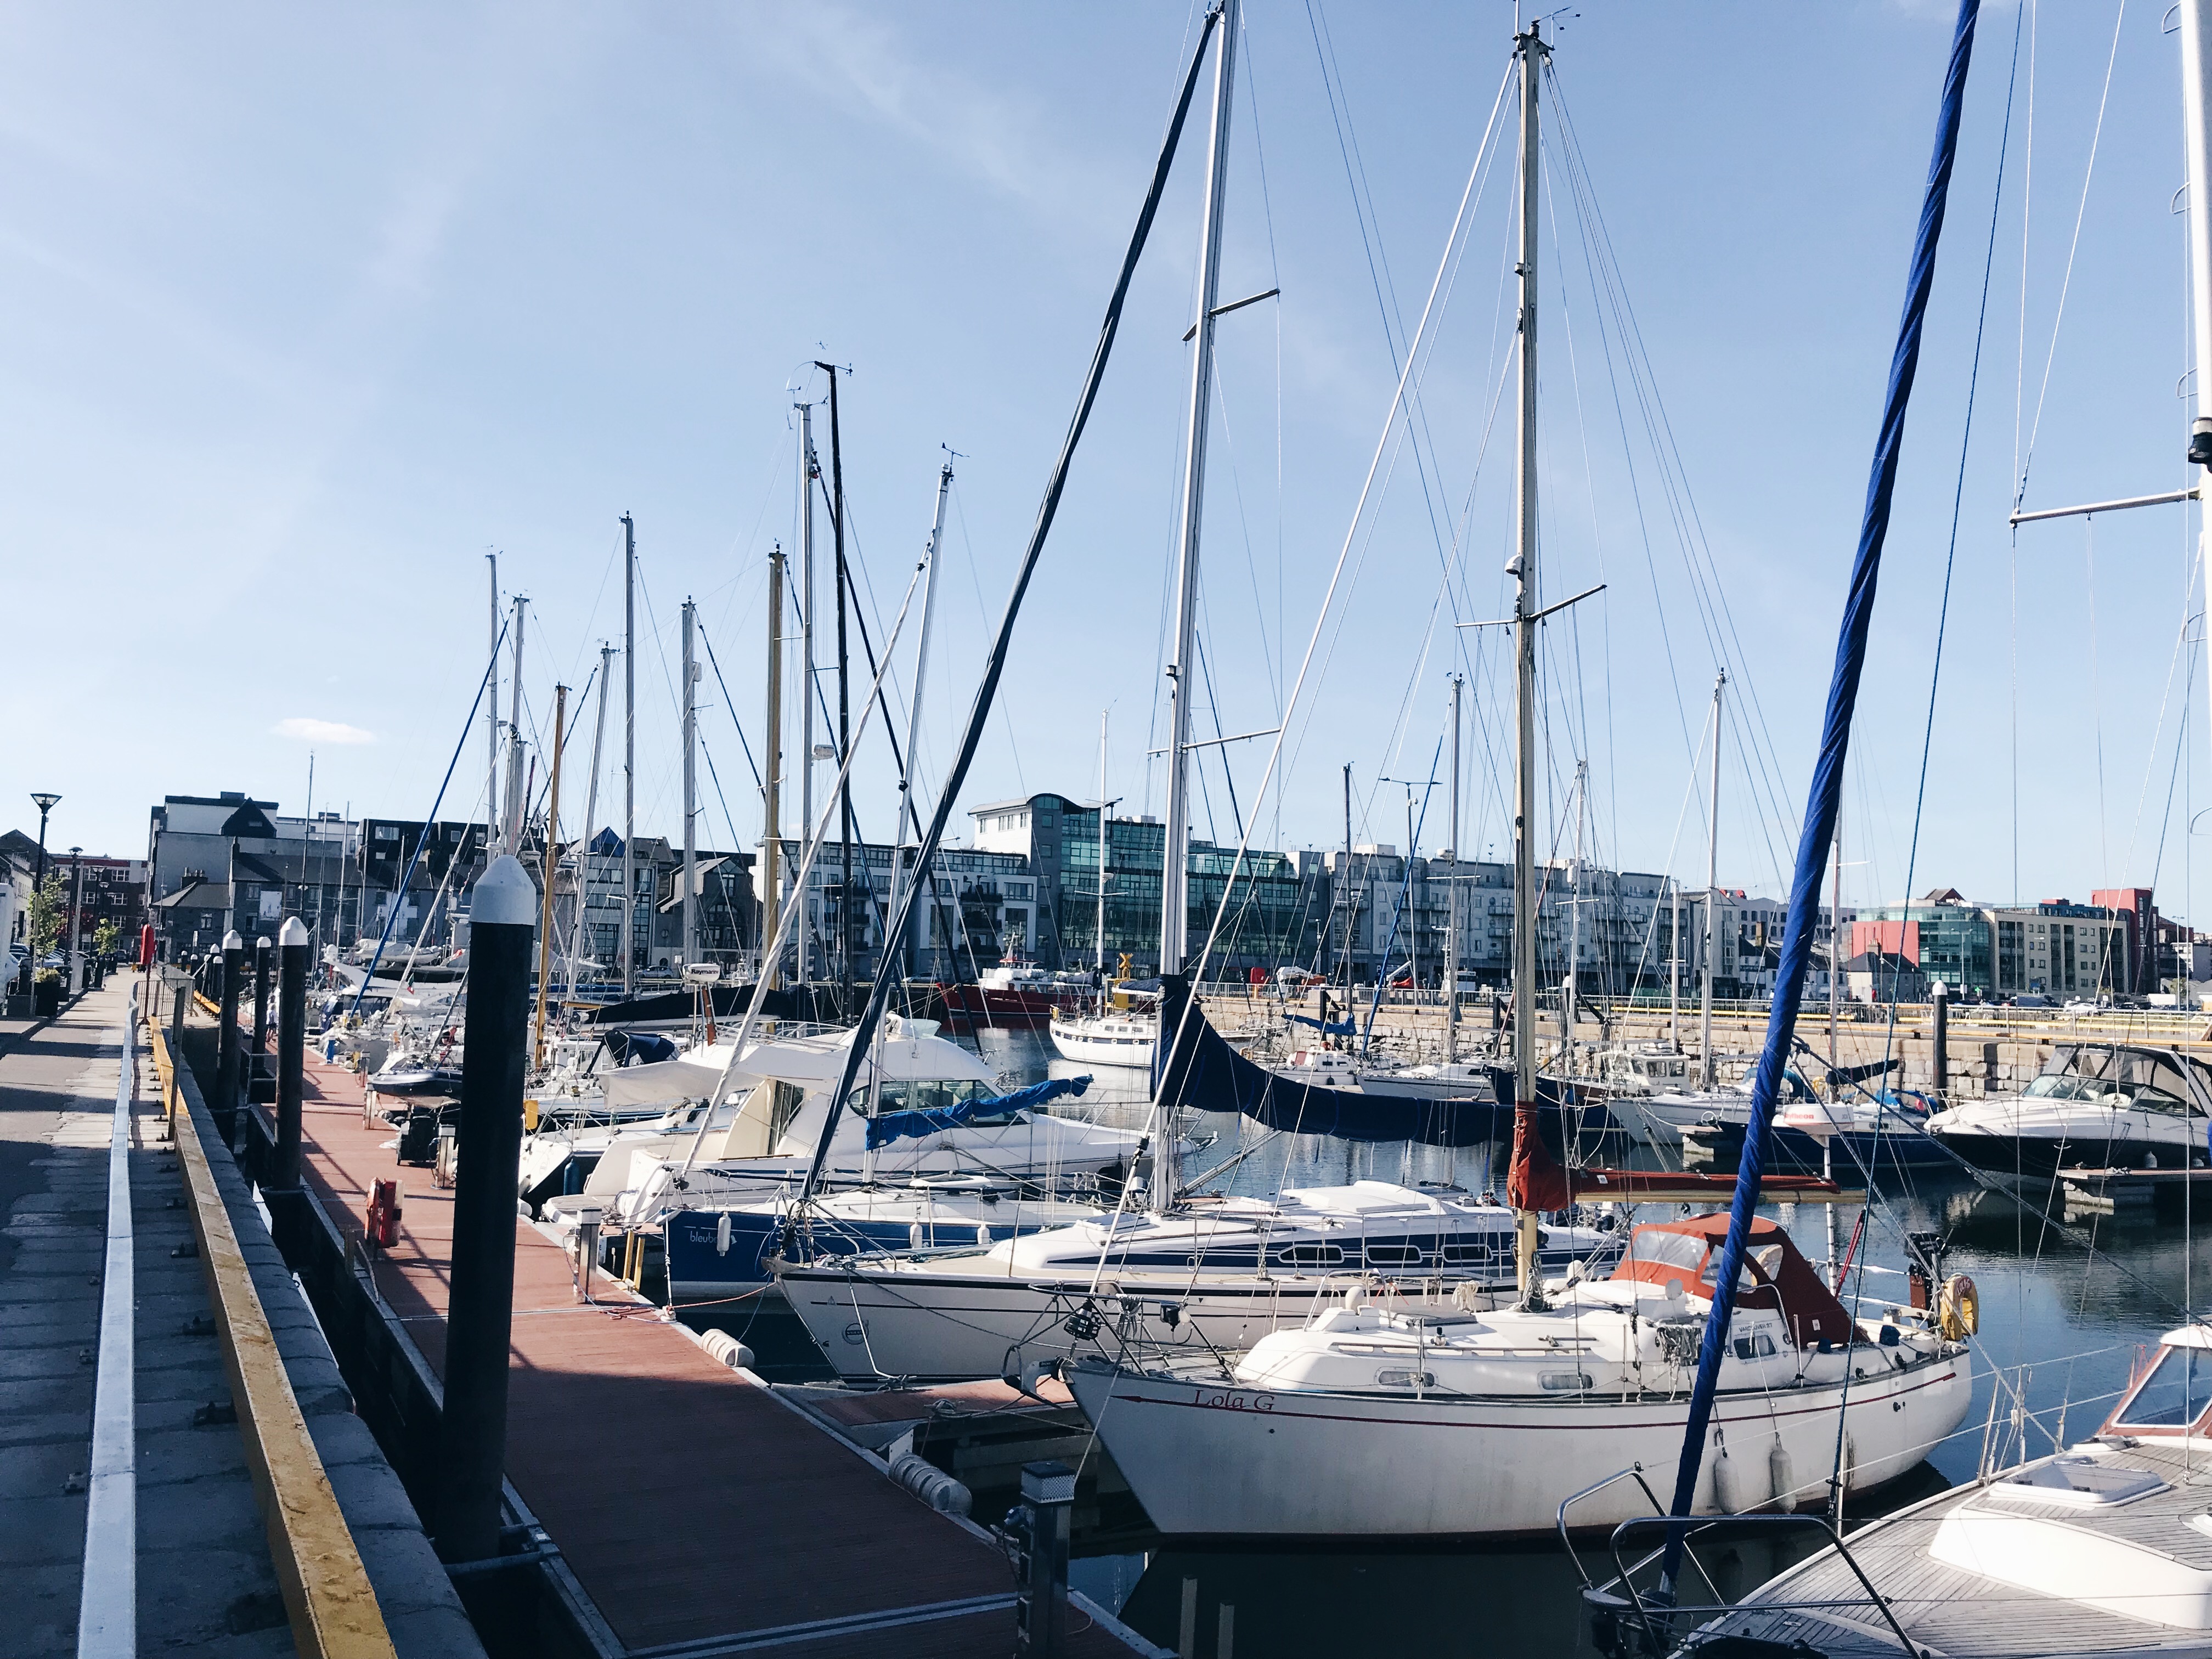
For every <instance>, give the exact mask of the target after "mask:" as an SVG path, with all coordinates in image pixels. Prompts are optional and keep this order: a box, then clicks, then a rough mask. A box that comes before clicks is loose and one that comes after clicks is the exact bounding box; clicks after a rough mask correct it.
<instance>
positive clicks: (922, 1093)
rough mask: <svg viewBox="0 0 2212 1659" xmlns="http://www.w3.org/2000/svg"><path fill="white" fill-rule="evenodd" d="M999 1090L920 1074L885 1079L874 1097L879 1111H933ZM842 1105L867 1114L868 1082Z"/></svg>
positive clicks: (980, 1121) (1010, 1118) (988, 1097)
mask: <svg viewBox="0 0 2212 1659" xmlns="http://www.w3.org/2000/svg"><path fill="white" fill-rule="evenodd" d="M1000 1092H1001V1091H1000V1088H999V1086H998V1085H996V1084H994V1083H977V1082H974V1081H972V1080H970V1079H965V1078H961V1079H953V1078H922V1079H915V1080H912V1081H909V1082H904V1083H890V1082H886V1083H885V1084H884V1087H883V1092H882V1093H881V1094H880V1095H878V1096H877V1097H876V1102H877V1104H876V1109H877V1110H878V1111H879V1112H936V1111H942V1110H943V1109H945V1107H947V1106H964V1105H966V1104H967V1103H969V1101H971V1100H991V1099H994V1098H996V1097H997V1096H998V1095H999V1094H1000ZM845 1105H846V1108H847V1109H848V1110H850V1111H853V1112H855V1113H858V1114H860V1115H862V1116H866V1115H867V1110H868V1085H866V1084H865V1083H863V1084H861V1085H860V1086H859V1087H857V1088H855V1089H854V1091H853V1092H852V1093H851V1094H849V1095H847V1096H846V1097H845ZM1018 1118H1019V1114H1018V1113H1014V1114H1010V1115H1008V1116H1006V1118H1003V1119H999V1120H987V1119H984V1118H976V1119H974V1120H972V1121H974V1122H975V1123H978V1124H984V1125H987V1124H988V1123H989V1122H990V1121H1000V1122H1013V1121H1018Z"/></svg>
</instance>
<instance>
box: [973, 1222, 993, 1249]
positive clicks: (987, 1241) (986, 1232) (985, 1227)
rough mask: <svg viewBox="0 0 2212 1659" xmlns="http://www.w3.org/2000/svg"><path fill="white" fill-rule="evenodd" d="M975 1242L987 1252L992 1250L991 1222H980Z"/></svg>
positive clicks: (977, 1224)
mask: <svg viewBox="0 0 2212 1659" xmlns="http://www.w3.org/2000/svg"><path fill="white" fill-rule="evenodd" d="M975 1242H976V1243H978V1244H980V1245H981V1246H982V1247H983V1248H984V1249H990V1248H991V1244H992V1238H991V1224H990V1223H989V1222H987V1221H979V1222H977V1223H976V1224H975Z"/></svg>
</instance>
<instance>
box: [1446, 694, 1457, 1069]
mask: <svg viewBox="0 0 2212 1659" xmlns="http://www.w3.org/2000/svg"><path fill="white" fill-rule="evenodd" d="M1460 684H1461V678H1460V676H1459V675H1457V674H1455V675H1453V676H1452V683H1451V685H1452V704H1451V708H1452V714H1451V728H1452V733H1451V738H1452V741H1451V755H1452V759H1451V864H1450V866H1449V869H1448V870H1447V871H1446V872H1445V875H1444V957H1445V961H1444V1063H1445V1064H1446V1065H1449V1064H1451V1063H1452V1062H1453V1061H1454V1060H1457V1059H1458V1058H1459V694H1460Z"/></svg>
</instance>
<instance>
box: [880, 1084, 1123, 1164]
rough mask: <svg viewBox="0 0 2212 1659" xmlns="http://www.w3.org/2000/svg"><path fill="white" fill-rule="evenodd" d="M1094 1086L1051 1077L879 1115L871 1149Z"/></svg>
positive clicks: (954, 1127) (1073, 1093)
mask: <svg viewBox="0 0 2212 1659" xmlns="http://www.w3.org/2000/svg"><path fill="white" fill-rule="evenodd" d="M1090 1086H1091V1079H1089V1078H1088V1077H1055V1078H1048V1079H1045V1080H1044V1081H1043V1082H1042V1083H1032V1084H1030V1086H1029V1087H1028V1088H1026V1089H1017V1090H1015V1091H1013V1093H1012V1094H1010V1095H994V1096H992V1097H990V1098H989V1099H988V1100H963V1101H962V1102H961V1103H959V1104H958V1105H957V1106H933V1107H923V1108H917V1109H915V1110H913V1111H910V1112H879V1113H878V1114H877V1115H875V1116H873V1117H872V1118H870V1119H869V1120H868V1150H869V1151H870V1152H875V1151H877V1150H878V1148H880V1147H884V1146H890V1144H891V1142H893V1141H894V1140H905V1139H908V1138H909V1137H911V1136H915V1135H932V1134H935V1133H937V1132H938V1131H939V1129H957V1128H958V1127H961V1126H962V1125H963V1124H964V1123H966V1122H967V1121H969V1119H970V1118H977V1117H1001V1116H1004V1115H1006V1113H1008V1112H1018V1111H1020V1110H1022V1109H1024V1107H1030V1106H1042V1105H1043V1104H1044V1103H1046V1102H1047V1101H1050V1100H1058V1099H1059V1098H1060V1097H1061V1096H1062V1095H1079V1094H1081V1093H1082V1092H1083V1091H1085V1089H1088V1088H1089V1087H1090Z"/></svg>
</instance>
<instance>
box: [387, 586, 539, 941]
mask: <svg viewBox="0 0 2212 1659" xmlns="http://www.w3.org/2000/svg"><path fill="white" fill-rule="evenodd" d="M529 605H530V601H529V600H528V599H524V598H523V597H522V595H521V594H520V593H518V594H516V595H515V596H514V668H513V674H514V686H513V697H512V699H511V700H510V701H509V702H508V704H507V851H508V852H510V853H512V854H514V855H515V856H516V857H518V858H519V857H520V856H521V854H522V829H523V824H522V818H523V814H524V813H526V812H527V811H529V810H530V804H529V802H528V801H527V800H526V799H524V790H523V786H522V624H523V621H524V618H525V613H526V611H527V610H528V608H529ZM392 902H394V903H395V904H396V903H398V900H397V899H395V900H393V901H392Z"/></svg>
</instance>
